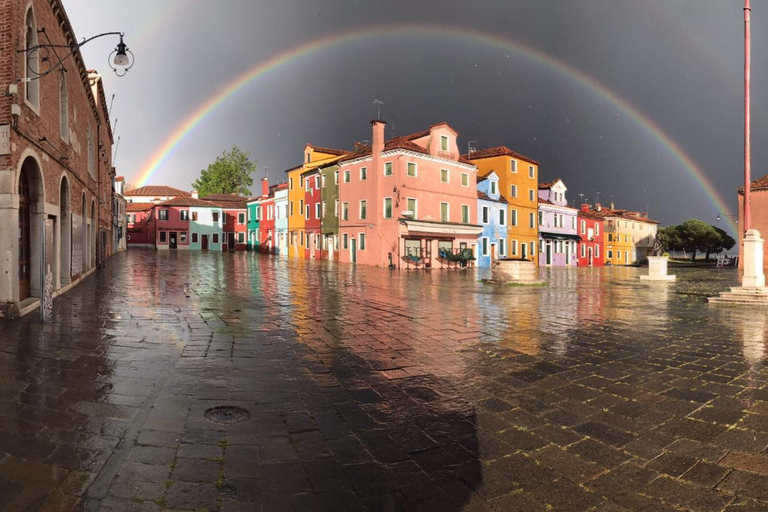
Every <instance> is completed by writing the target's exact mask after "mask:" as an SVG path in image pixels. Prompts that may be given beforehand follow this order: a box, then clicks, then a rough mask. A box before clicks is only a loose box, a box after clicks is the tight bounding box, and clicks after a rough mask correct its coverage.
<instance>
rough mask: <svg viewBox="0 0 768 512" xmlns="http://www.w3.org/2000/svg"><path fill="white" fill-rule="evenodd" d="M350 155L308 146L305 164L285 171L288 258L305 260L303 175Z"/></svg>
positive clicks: (345, 152)
mask: <svg viewBox="0 0 768 512" xmlns="http://www.w3.org/2000/svg"><path fill="white" fill-rule="evenodd" d="M347 153H349V152H348V151H344V150H341V149H330V148H321V147H318V146H313V145H312V144H307V145H306V146H305V147H304V160H303V163H302V164H301V165H299V166H297V167H293V168H291V169H288V170H287V171H285V173H286V177H287V179H288V257H290V258H298V259H302V260H303V259H304V257H305V251H304V247H305V240H304V238H305V237H306V233H305V229H304V201H305V190H304V178H303V177H302V176H301V175H302V173H304V172H305V171H307V170H309V169H314V168H315V167H320V166H323V165H326V164H328V163H331V162H333V161H335V160H338V159H339V158H341V157H342V156H344V155H346V154H347Z"/></svg>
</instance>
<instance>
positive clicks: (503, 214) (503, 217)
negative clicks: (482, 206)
mask: <svg viewBox="0 0 768 512" xmlns="http://www.w3.org/2000/svg"><path fill="white" fill-rule="evenodd" d="M506 225H507V209H506V208H504V207H502V208H499V226H506Z"/></svg>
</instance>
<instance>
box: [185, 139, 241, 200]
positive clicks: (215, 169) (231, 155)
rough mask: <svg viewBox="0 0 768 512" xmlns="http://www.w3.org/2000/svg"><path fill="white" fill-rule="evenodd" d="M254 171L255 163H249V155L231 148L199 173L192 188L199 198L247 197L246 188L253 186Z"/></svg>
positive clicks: (234, 147) (236, 148)
mask: <svg viewBox="0 0 768 512" xmlns="http://www.w3.org/2000/svg"><path fill="white" fill-rule="evenodd" d="M255 170H256V162H255V161H254V162H251V155H250V153H247V152H243V151H241V150H240V149H238V147H237V146H233V147H232V150H231V151H225V152H224V153H223V154H222V155H221V156H219V157H217V158H216V161H214V162H213V163H212V164H210V165H209V166H208V168H207V169H204V170H203V171H200V177H199V178H198V179H197V180H195V182H194V183H192V188H193V189H194V190H197V193H198V195H199V196H200V197H205V196H209V195H211V194H239V195H242V196H248V195H250V190H249V189H248V187H250V186H252V185H253V178H252V177H251V174H252V173H253V171H255Z"/></svg>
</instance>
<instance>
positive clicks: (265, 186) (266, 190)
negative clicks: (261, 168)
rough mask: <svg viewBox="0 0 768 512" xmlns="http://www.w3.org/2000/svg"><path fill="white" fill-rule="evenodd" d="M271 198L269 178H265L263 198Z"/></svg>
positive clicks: (263, 181) (262, 191) (262, 186)
mask: <svg viewBox="0 0 768 512" xmlns="http://www.w3.org/2000/svg"><path fill="white" fill-rule="evenodd" d="M268 196H269V178H267V177H266V176H264V177H263V178H262V179H261V197H268Z"/></svg>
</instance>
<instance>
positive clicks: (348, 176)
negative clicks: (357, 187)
mask: <svg viewBox="0 0 768 512" xmlns="http://www.w3.org/2000/svg"><path fill="white" fill-rule="evenodd" d="M351 179H352V172H351V171H350V170H349V169H347V170H346V171H344V183H349V182H350V181H351Z"/></svg>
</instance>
